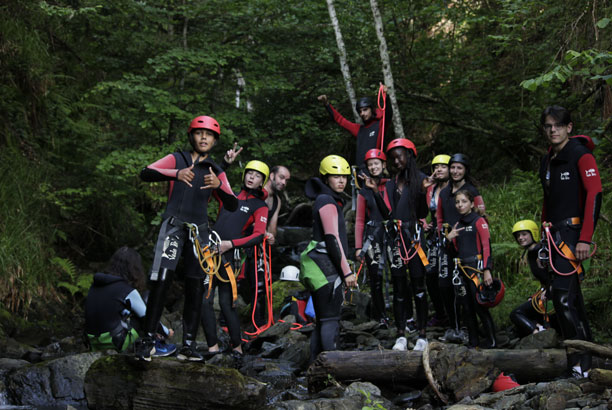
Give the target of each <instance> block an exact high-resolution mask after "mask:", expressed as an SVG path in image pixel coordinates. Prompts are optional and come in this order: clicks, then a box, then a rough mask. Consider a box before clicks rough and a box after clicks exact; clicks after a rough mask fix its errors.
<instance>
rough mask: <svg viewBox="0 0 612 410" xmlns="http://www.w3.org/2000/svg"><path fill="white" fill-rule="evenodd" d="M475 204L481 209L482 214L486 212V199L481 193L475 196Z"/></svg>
mask: <svg viewBox="0 0 612 410" xmlns="http://www.w3.org/2000/svg"><path fill="white" fill-rule="evenodd" d="M474 206H475V207H476V208H478V209H479V210H480V212H481V213H482V214H484V212H485V210H486V209H485V204H484V199H482V196H481V195H477V196H475V197H474Z"/></svg>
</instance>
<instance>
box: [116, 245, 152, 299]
mask: <svg viewBox="0 0 612 410" xmlns="http://www.w3.org/2000/svg"><path fill="white" fill-rule="evenodd" d="M106 273H108V274H109V275H114V276H120V277H122V278H123V279H125V280H126V281H127V282H128V283H129V284H130V285H132V286H133V287H134V288H136V289H138V290H144V289H145V286H146V280H145V273H144V268H143V267H142V258H141V257H140V254H139V253H138V252H136V251H135V250H134V249H132V248H128V247H127V246H122V247H121V248H119V249H117V251H115V253H114V254H113V256H112V257H111V258H110V261H109V262H108V266H107V267H106Z"/></svg>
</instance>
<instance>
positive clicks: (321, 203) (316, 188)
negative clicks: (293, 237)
mask: <svg viewBox="0 0 612 410" xmlns="http://www.w3.org/2000/svg"><path fill="white" fill-rule="evenodd" d="M319 174H320V176H319V177H313V178H311V179H309V180H308V181H307V182H306V187H305V193H306V196H307V197H308V198H309V199H312V200H314V204H313V207H312V218H313V223H312V240H311V241H310V243H309V244H308V246H307V247H306V249H305V250H304V251H303V252H302V254H301V255H300V266H301V267H300V281H301V282H302V284H303V285H304V286H305V287H306V289H308V290H309V291H310V292H311V295H312V300H313V304H314V310H315V314H316V327H315V331H314V332H313V333H312V336H311V338H310V359H311V361H313V360H314V359H315V358H316V357H317V355H318V354H319V353H320V352H322V351H328V350H336V348H337V345H336V342H337V338H338V334H339V330H340V327H339V322H340V311H341V308H342V301H343V289H342V284H343V283H344V284H345V285H346V286H347V287H351V288H352V287H354V286H355V285H356V284H357V279H356V276H355V274H354V273H353V272H352V271H351V267H350V266H349V264H348V261H347V258H346V255H347V251H348V239H347V234H346V225H345V223H344V215H343V213H342V209H343V206H344V199H343V198H342V196H341V193H342V192H343V191H344V189H345V188H346V185H347V181H348V177H349V175H350V174H351V169H350V166H349V164H348V162H347V161H346V160H345V159H344V158H342V157H341V156H339V155H328V156H327V157H325V158H323V160H322V161H321V163H320V166H319Z"/></svg>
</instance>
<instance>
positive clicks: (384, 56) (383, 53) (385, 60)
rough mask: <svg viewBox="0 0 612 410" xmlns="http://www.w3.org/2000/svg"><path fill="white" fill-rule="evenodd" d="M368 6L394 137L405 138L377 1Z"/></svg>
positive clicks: (373, 0)
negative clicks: (373, 27)
mask: <svg viewBox="0 0 612 410" xmlns="http://www.w3.org/2000/svg"><path fill="white" fill-rule="evenodd" d="M370 6H371V7H372V14H373V15H374V25H375V27H376V36H377V37H378V41H379V42H380V59H381V61H382V71H383V78H384V80H385V85H386V86H387V87H388V88H389V91H388V95H389V98H390V99H391V107H392V108H393V129H394V130H395V138H405V135H404V127H403V126H402V116H401V115H400V111H399V106H398V105H397V99H396V98H395V88H394V87H393V73H392V72H391V62H390V60H389V52H388V51H387V41H386V40H385V34H384V31H383V23H382V17H381V15H380V10H379V8H378V2H377V1H376V0H370Z"/></svg>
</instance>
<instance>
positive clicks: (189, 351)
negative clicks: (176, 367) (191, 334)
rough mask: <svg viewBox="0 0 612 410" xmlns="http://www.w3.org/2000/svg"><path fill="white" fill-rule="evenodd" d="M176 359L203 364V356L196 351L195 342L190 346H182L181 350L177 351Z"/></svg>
mask: <svg viewBox="0 0 612 410" xmlns="http://www.w3.org/2000/svg"><path fill="white" fill-rule="evenodd" d="M176 358H177V359H179V360H188V361H190V362H203V361H204V356H202V355H201V354H200V353H199V352H198V351H197V349H196V344H195V342H192V343H191V344H183V347H181V350H179V351H178V354H177V355H176Z"/></svg>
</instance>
